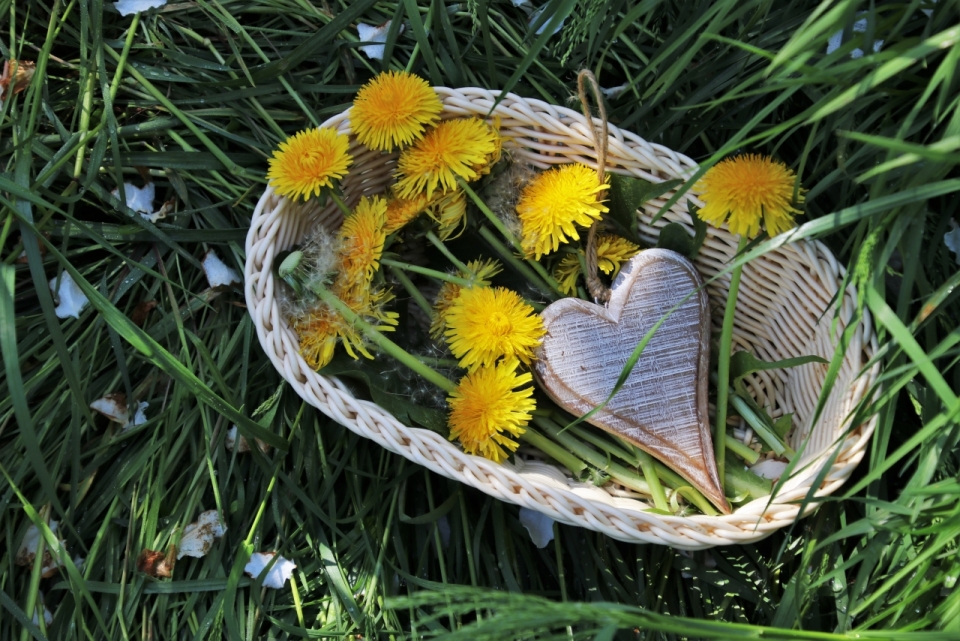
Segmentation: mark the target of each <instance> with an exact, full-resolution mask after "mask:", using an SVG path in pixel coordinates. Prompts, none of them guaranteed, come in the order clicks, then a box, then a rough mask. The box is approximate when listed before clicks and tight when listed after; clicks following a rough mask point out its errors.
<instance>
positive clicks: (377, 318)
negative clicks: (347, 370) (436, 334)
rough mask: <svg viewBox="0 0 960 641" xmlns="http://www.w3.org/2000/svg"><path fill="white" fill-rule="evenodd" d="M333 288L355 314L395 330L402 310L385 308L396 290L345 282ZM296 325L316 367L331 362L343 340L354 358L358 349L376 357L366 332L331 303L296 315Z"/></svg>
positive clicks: (302, 345)
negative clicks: (345, 287) (357, 285)
mask: <svg viewBox="0 0 960 641" xmlns="http://www.w3.org/2000/svg"><path fill="white" fill-rule="evenodd" d="M333 291H334V293H335V294H336V295H337V296H338V297H339V298H340V300H342V301H343V302H344V303H346V305H347V306H348V307H349V308H350V309H351V310H353V312H354V313H355V314H357V315H358V316H360V317H361V318H363V319H364V320H365V321H367V322H368V323H370V324H371V325H373V326H374V327H375V328H376V329H377V331H380V332H392V331H393V330H394V329H395V328H396V325H397V323H398V319H399V314H397V312H390V311H387V310H386V309H385V306H386V304H387V303H389V302H390V301H391V300H393V293H392V292H390V291H389V290H387V289H378V290H371V289H370V288H369V287H367V288H364V289H359V288H356V287H350V288H347V289H343V288H342V284H335V285H334V290H333ZM293 329H294V331H295V332H296V333H297V337H298V338H299V340H300V355H301V356H303V358H304V360H305V361H306V362H307V364H308V365H309V366H310V367H312V368H314V369H320V368H321V367H323V366H325V365H326V364H327V363H329V362H330V360H331V359H332V358H333V354H334V351H335V349H336V346H337V343H343V347H344V349H345V350H346V351H347V354H348V355H349V356H350V357H351V358H354V359H357V358H359V356H358V353H359V354H362V355H363V356H365V357H367V358H369V359H372V358H373V354H371V353H370V351H369V350H368V349H367V347H366V340H365V339H364V336H363V333H362V332H360V331H359V330H357V329H356V328H354V327H353V326H351V325H350V324H349V323H347V321H346V320H345V319H344V318H343V317H342V316H341V315H340V314H338V313H337V312H336V311H334V310H333V309H331V308H330V307H329V306H328V305H325V304H321V305H318V306H317V307H316V308H314V309H312V310H310V311H309V312H308V313H307V314H305V315H304V316H303V317H301V318H298V319H296V320H295V321H294V323H293Z"/></svg>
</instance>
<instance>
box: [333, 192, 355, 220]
mask: <svg viewBox="0 0 960 641" xmlns="http://www.w3.org/2000/svg"><path fill="white" fill-rule="evenodd" d="M327 193H328V194H330V199H331V200H333V202H334V203H336V205H337V207H339V208H340V211H342V212H343V215H344V217H347V216H349V215H351V214H352V213H353V212H352V211H351V210H350V208H349V207H347V203H345V202H343V199H342V198H340V194H338V193H337V190H336V189H328V190H327Z"/></svg>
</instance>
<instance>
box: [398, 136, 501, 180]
mask: <svg viewBox="0 0 960 641" xmlns="http://www.w3.org/2000/svg"><path fill="white" fill-rule="evenodd" d="M499 138H500V134H499V132H498V131H497V130H496V129H495V128H494V127H492V126H491V125H488V124H487V123H486V122H484V121H483V120H481V119H479V118H457V119H455V120H445V121H443V122H441V123H440V124H439V125H437V126H436V127H434V128H433V129H431V130H430V131H428V132H427V134H426V136H424V137H423V139H421V140H418V141H417V142H416V143H415V144H414V145H412V146H411V147H408V148H407V149H404V150H403V152H402V153H401V154H400V160H399V162H398V165H397V167H398V173H397V178H398V181H397V184H396V187H395V189H396V191H397V194H398V195H399V196H401V197H403V198H411V197H412V196H413V195H415V194H417V193H425V194H426V196H427V198H433V192H435V191H440V192H441V193H447V192H450V191H453V190H455V189H456V188H457V177H458V176H459V177H461V178H463V179H464V180H476V179H477V178H479V177H480V176H481V175H482V173H483V172H485V171H486V170H488V168H489V166H490V165H491V164H492V163H494V162H496V160H497V159H499V157H500V156H499V155H500V140H499Z"/></svg>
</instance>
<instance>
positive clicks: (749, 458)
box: [723, 434, 760, 465]
mask: <svg viewBox="0 0 960 641" xmlns="http://www.w3.org/2000/svg"><path fill="white" fill-rule="evenodd" d="M723 440H724V441H726V444H727V449H728V450H730V451H731V452H732V453H734V454H736V455H737V456H739V457H740V458H742V459H743V460H744V461H746V463H747V465H753V464H754V463H756V462H757V461H758V460H760V454H758V453H757V452H754V451H753V450H751V449H750V448H749V447H747V446H746V445H744V444H743V443H741V442H740V441H738V440H737V439H735V438H733V437H732V436H730V435H729V434H724V439H723Z"/></svg>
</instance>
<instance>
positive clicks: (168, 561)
mask: <svg viewBox="0 0 960 641" xmlns="http://www.w3.org/2000/svg"><path fill="white" fill-rule="evenodd" d="M176 556H177V548H176V547H175V546H173V545H171V546H170V547H168V548H167V553H166V554H164V553H163V552H159V551H157V550H147V549H145V550H144V551H143V552H141V553H140V556H138V557H137V569H138V570H139V571H141V572H145V573H146V574H149V575H150V576H153V577H157V578H170V577H171V576H173V566H174V565H176V563H177V558H176Z"/></svg>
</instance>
